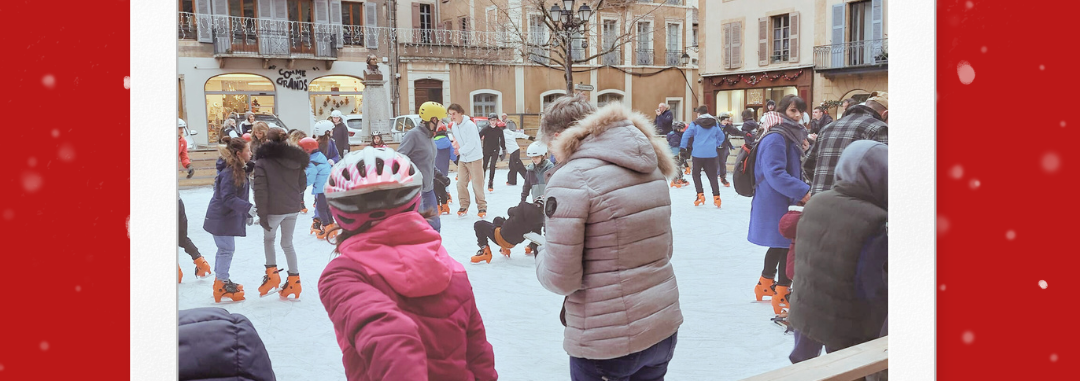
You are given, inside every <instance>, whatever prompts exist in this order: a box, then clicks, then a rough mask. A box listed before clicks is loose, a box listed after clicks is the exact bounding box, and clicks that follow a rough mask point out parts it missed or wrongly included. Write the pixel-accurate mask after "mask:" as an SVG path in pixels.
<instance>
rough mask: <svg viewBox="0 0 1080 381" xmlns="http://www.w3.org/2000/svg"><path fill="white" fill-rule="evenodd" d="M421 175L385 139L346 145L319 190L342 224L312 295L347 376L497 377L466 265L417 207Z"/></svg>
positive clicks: (478, 378)
mask: <svg viewBox="0 0 1080 381" xmlns="http://www.w3.org/2000/svg"><path fill="white" fill-rule="evenodd" d="M380 164H381V165H380ZM421 177H422V175H421V174H420V172H419V171H418V170H417V169H416V167H414V166H413V165H412V163H411V162H410V160H409V158H408V157H406V156H404V155H401V154H399V153H396V152H394V150H392V149H389V148H383V149H375V148H371V147H367V148H364V149H363V150H360V151H357V152H353V153H350V154H349V155H347V156H346V157H345V158H344V160H343V161H342V162H340V163H337V164H335V165H334V167H333V168H332V169H331V174H330V180H328V181H327V183H326V197H327V200H328V201H329V203H330V210H331V213H333V214H334V215H335V217H336V218H337V220H338V221H339V222H340V223H341V228H342V230H343V232H342V234H341V235H340V236H339V240H340V242H339V243H338V246H337V251H336V253H337V254H339V256H338V257H337V258H335V259H333V260H331V261H330V263H329V264H328V265H327V266H326V270H324V271H323V274H322V277H320V279H319V296H320V299H321V300H322V301H323V306H324V307H325V308H326V313H327V315H328V317H329V318H330V321H331V322H333V325H334V333H335V334H336V336H337V342H338V345H339V347H340V348H341V351H342V354H343V356H342V362H343V363H344V365H345V373H346V376H347V377H348V379H349V380H350V381H357V380H429V379H430V380H459V379H460V380H483V381H487V380H495V379H497V378H498V374H497V373H496V371H495V355H494V352H493V350H492V348H491V344H489V343H488V341H487V336H486V331H485V329H484V322H483V320H482V319H481V317H480V312H479V311H478V310H477V308H476V302H475V300H474V298H473V291H472V286H471V284H470V283H469V278H468V276H466V274H465V269H464V267H463V266H462V265H461V264H460V263H458V262H457V261H455V260H454V259H452V258H450V256H449V255H448V254H447V252H446V249H444V248H443V246H442V238H441V237H440V236H439V233H438V232H436V231H435V230H434V229H432V227H431V225H430V224H428V222H427V221H426V220H425V219H424V216H423V215H421V214H420V213H419V212H418V210H419V209H420V188H421V187H422V182H423V179H422V178H421ZM402 232H409V234H402Z"/></svg>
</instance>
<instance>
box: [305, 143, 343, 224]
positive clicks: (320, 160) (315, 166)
mask: <svg viewBox="0 0 1080 381" xmlns="http://www.w3.org/2000/svg"><path fill="white" fill-rule="evenodd" d="M300 148H301V149H303V150H304V152H307V153H308V154H310V155H311V162H309V163H308V166H307V169H306V170H305V172H306V173H307V185H308V186H310V187H311V194H312V195H313V196H315V216H314V217H312V219H311V233H312V234H315V237H317V238H319V239H326V238H327V237H328V234H330V233H329V232H331V231H332V230H333V228H334V227H336V225H334V218H333V217H332V216H331V215H330V209H329V208H328V206H327V204H326V194H325V193H323V187H325V186H326V179H327V178H329V177H330V163H329V161H328V160H327V159H326V155H323V153H322V152H321V151H319V142H318V141H316V140H315V139H312V138H303V139H300ZM324 221H325V222H328V223H327V224H326V225H323V222H324ZM333 234H335V235H336V234H337V233H336V232H335V233H333Z"/></svg>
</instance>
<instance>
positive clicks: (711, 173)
mask: <svg viewBox="0 0 1080 381" xmlns="http://www.w3.org/2000/svg"><path fill="white" fill-rule="evenodd" d="M695 113H697V115H698V118H697V119H695V120H694V121H693V122H691V123H690V126H689V127H688V128H687V129H686V133H684V134H683V138H682V142H681V143H680V145H679V147H680V148H683V149H685V148H686V147H687V146H688V145H689V143H690V139H694V144H693V146H692V147H693V153H692V154H691V153H690V152H688V151H685V150H684V151H683V154H682V156H683V159H684V160H685V159H687V158H689V157H691V155H693V156H692V157H693V166H694V173H693V180H694V189H695V190H696V191H697V199H695V200H694V206H699V205H702V204H705V193H704V190H703V188H702V186H701V172H702V171H703V170H704V171H705V177H706V178H708V179H709V185H710V186H712V194H713V205H716V207H717V208H719V207H720V186H719V185H718V184H717V176H718V174H717V167H718V166H719V165H720V159H718V158H717V155H716V147H719V146H720V142H722V141H723V140H724V131H723V129H722V128H721V127H717V124H718V123H717V121H716V118H714V117H713V116H712V115H709V108H708V107H706V106H700V107H698V108H697V109H696V110H695Z"/></svg>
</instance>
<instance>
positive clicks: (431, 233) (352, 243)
mask: <svg viewBox="0 0 1080 381" xmlns="http://www.w3.org/2000/svg"><path fill="white" fill-rule="evenodd" d="M401 232H409V234H401ZM340 251H341V255H343V256H345V257H347V258H349V259H352V260H354V261H356V262H359V263H360V264H361V265H364V267H365V268H367V269H368V271H371V272H374V273H377V274H379V275H381V276H382V277H383V279H385V280H386V282H387V283H388V284H389V285H390V287H392V288H393V289H394V292H397V293H398V294H401V295H404V296H407V297H410V298H416V297H421V296H429V295H435V294H438V293H440V292H443V290H445V289H446V287H447V286H449V285H450V279H451V276H452V275H453V273H454V272H464V271H465V268H464V267H462V266H461V264H460V263H458V262H457V261H455V260H453V259H452V258H450V256H449V255H448V254H447V253H446V249H444V248H443V246H442V238H441V236H440V235H439V233H438V232H436V231H435V229H432V228H431V225H429V224H428V222H427V220H425V219H424V217H423V216H421V215H420V214H419V213H412V212H406V213H400V214H397V215H394V216H390V217H389V218H387V219H385V220H383V221H382V222H379V223H378V224H375V226H373V227H372V228H371V229H370V230H368V231H366V232H364V233H361V234H358V235H356V236H354V237H351V238H348V239H346V240H345V242H344V243H343V244H342V246H341V249H340Z"/></svg>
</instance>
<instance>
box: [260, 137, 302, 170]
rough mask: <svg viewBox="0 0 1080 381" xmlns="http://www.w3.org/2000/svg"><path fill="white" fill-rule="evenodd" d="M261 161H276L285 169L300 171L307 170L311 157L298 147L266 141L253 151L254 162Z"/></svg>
mask: <svg viewBox="0 0 1080 381" xmlns="http://www.w3.org/2000/svg"><path fill="white" fill-rule="evenodd" d="M263 159H270V160H276V161H277V162H278V163H281V165H282V166H284V167H285V168H289V169H300V168H307V166H308V162H310V161H311V156H310V155H308V154H307V153H306V152H304V150H302V149H300V147H296V146H292V145H289V144H288V143H284V142H275V141H267V142H265V143H263V144H262V145H260V146H259V149H258V150H257V151H255V160H263Z"/></svg>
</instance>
